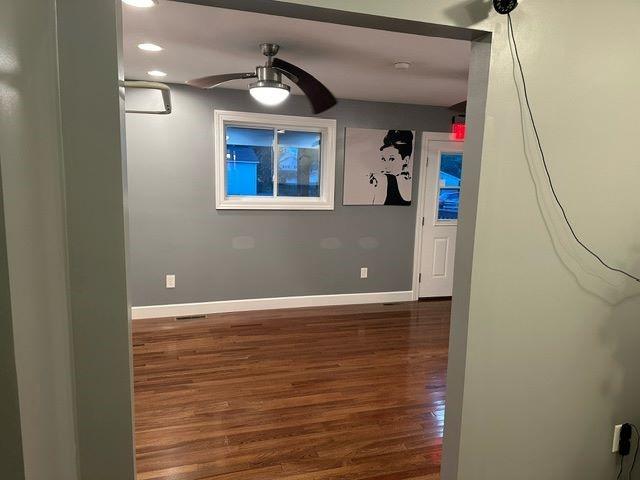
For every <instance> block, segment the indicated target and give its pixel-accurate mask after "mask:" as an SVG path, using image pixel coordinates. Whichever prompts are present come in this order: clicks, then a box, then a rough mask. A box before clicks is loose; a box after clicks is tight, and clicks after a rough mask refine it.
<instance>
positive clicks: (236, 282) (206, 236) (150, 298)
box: [126, 85, 451, 305]
mask: <svg viewBox="0 0 640 480" xmlns="http://www.w3.org/2000/svg"><path fill="white" fill-rule="evenodd" d="M131 93H133V92H130V93H128V95H130V94H131ZM172 93H173V101H174V110H173V113H172V114H171V115H169V116H153V115H135V114H129V115H127V127H126V130H127V157H128V172H129V209H130V240H131V243H130V249H131V250H130V253H131V275H130V277H129V278H130V283H131V294H132V297H131V298H132V303H133V305H157V304H171V303H185V302H202V301H213V300H230V299H243V298H261V297H280V296H290V295H320V294H339V293H355V292H381V291H401V290H410V289H411V273H412V262H413V239H414V225H415V214H416V201H415V200H416V199H417V190H416V189H417V179H418V165H419V159H420V146H421V145H420V132H421V131H447V130H448V129H449V128H450V127H449V125H450V121H451V113H450V112H449V111H448V110H447V109H446V108H437V107H424V106H412V105H398V104H390V103H374V102H360V101H351V100H340V101H339V103H338V105H337V106H336V107H334V108H333V109H331V110H330V111H328V112H326V113H325V114H324V115H322V116H323V117H327V118H335V119H337V121H338V122H337V123H338V130H337V155H336V197H335V210H334V211H323V212H312V211H306V212H305V211H302V212H295V211H238V210H236V211H217V210H216V209H215V205H214V191H213V188H214V186H213V175H214V174H213V170H214V159H213V110H214V109H223V110H236V111H264V112H271V113H280V114H289V115H303V116H310V115H311V113H310V109H309V106H308V104H307V100H306V99H305V98H304V97H302V96H292V97H291V98H290V99H289V100H288V101H287V102H285V104H284V105H283V106H281V107H279V108H277V109H268V110H265V109H261V108H260V107H259V105H258V104H257V103H256V102H255V101H253V99H252V98H251V97H250V95H249V94H248V92H246V91H240V90H230V89H218V90H212V91H201V90H196V89H192V88H189V87H184V86H178V85H175V86H173V87H172ZM134 95H135V94H134ZM133 100H134V99H132V98H131V97H130V98H129V101H130V102H132V103H133ZM135 100H136V101H138V100H139V98H138V99H135ZM345 127H366V128H380V129H388V128H398V129H412V130H416V132H417V135H416V148H415V157H414V175H413V179H414V195H413V200H414V202H413V204H412V205H411V207H399V206H378V207H372V206H342V181H343V160H344V130H345ZM234 241H235V243H236V244H237V243H240V244H244V245H246V244H247V243H250V244H251V245H253V246H252V248H237V245H236V248H234ZM361 266H366V267H368V268H369V278H368V279H366V280H362V279H360V267H361ZM165 273H175V274H176V288H175V290H174V289H166V288H165V287H164V275H165Z"/></svg>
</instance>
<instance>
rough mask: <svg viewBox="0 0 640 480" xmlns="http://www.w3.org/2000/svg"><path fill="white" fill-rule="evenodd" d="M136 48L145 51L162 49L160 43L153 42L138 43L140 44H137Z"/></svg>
mask: <svg viewBox="0 0 640 480" xmlns="http://www.w3.org/2000/svg"><path fill="white" fill-rule="evenodd" d="M138 48H139V49H140V50H144V51H146V52H160V51H162V47H161V46H160V45H156V44H155V43H140V44H138Z"/></svg>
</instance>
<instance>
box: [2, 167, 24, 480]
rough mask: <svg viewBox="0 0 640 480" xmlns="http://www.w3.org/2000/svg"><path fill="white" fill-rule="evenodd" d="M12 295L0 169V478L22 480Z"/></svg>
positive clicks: (22, 469)
mask: <svg viewBox="0 0 640 480" xmlns="http://www.w3.org/2000/svg"><path fill="white" fill-rule="evenodd" d="M11 322H12V317H11V294H10V291H9V265H8V263H7V238H6V236H5V227H4V200H3V198H2V167H1V166H0V385H2V388H0V425H2V432H1V433H0V465H2V474H3V476H5V477H6V478H9V479H11V480H22V479H24V462H23V459H22V432H21V430H20V405H19V399H18V378H17V373H16V359H15V350H14V346H13V325H12V323H11Z"/></svg>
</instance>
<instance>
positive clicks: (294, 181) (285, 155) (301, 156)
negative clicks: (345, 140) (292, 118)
mask: <svg viewBox="0 0 640 480" xmlns="http://www.w3.org/2000/svg"><path fill="white" fill-rule="evenodd" d="M277 134H278V139H277V145H278V147H277V151H278V157H277V158H278V172H277V173H278V175H277V178H278V196H279V197H319V196H320V143H321V134H320V133H318V132H299V131H295V130H278V131H277Z"/></svg>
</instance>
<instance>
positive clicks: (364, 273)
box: [360, 267, 369, 278]
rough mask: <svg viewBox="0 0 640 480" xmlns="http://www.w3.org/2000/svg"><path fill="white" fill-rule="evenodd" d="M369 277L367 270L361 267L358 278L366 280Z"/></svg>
mask: <svg viewBox="0 0 640 480" xmlns="http://www.w3.org/2000/svg"><path fill="white" fill-rule="evenodd" d="M368 276H369V269H368V268H367V267H362V268H361V269H360V278H367V277H368Z"/></svg>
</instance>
